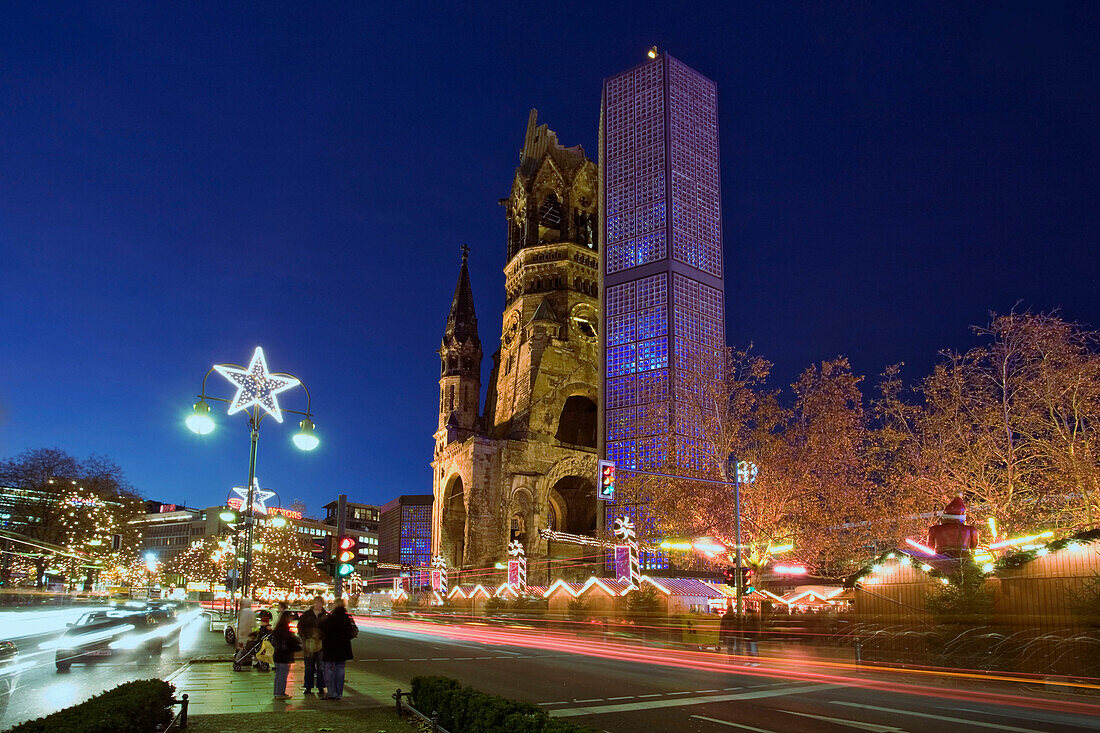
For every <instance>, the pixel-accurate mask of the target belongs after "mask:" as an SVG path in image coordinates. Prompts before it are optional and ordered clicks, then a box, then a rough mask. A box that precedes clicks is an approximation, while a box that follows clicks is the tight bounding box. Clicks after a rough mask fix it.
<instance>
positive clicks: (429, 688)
mask: <svg viewBox="0 0 1100 733" xmlns="http://www.w3.org/2000/svg"><path fill="white" fill-rule="evenodd" d="M412 693H413V694H412V699H413V706H415V707H416V709H417V710H419V711H420V712H422V713H424V714H425V715H431V714H432V713H437V714H438V716H439V718H438V720H439V724H440V725H441V726H443V727H444V728H446V729H447V730H449V731H462V733H587V732H588V731H591V729H590V728H584V727H581V726H578V725H574V724H573V723H566V722H565V721H562V720H554V719H552V718H551V717H550V716H549V715H547V714H546V712H545V711H544V710H542V709H540V708H539V707H538V706H537V705H531V704H530V703H526V702H520V701H518V700H509V699H508V698H506V697H498V696H497V695H489V694H486V693H484V692H481V691H480V690H475V689H474V688H472V687H463V686H462V685H461V684H459V682H458V680H456V679H452V678H450V677H435V676H432V677H423V676H422V677H413V680H412Z"/></svg>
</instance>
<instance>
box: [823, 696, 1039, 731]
mask: <svg viewBox="0 0 1100 733" xmlns="http://www.w3.org/2000/svg"><path fill="white" fill-rule="evenodd" d="M829 702H831V703H832V704H833V705H847V706H848V707H850V708H863V709H865V710H877V711H879V712H880V713H897V714H898V715H913V716H915V717H918V718H929V719H931V720H946V721H947V722H949V723H963V724H965V725H977V726H980V727H982V728H993V729H995V730H1010V731H1015V733H1042V732H1041V731H1037V730H1035V729H1034V728H1016V727H1014V726H1011V725H1005V724H1003V723H983V722H982V721H980V720H968V719H966V718H952V717H951V716H949V715H933V714H932V713H918V712H916V711H915V710H895V709H894V708H880V707H878V706H877V705H863V704H862V703H858V702H844V701H843V700H830V701H829Z"/></svg>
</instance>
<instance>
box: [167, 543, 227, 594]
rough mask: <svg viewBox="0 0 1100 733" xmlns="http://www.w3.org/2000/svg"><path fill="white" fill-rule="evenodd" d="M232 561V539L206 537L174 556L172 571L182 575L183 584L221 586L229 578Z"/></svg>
mask: <svg viewBox="0 0 1100 733" xmlns="http://www.w3.org/2000/svg"><path fill="white" fill-rule="evenodd" d="M233 561H234V554H233V543H232V538H231V537H229V536H225V537H217V536H213V535H208V536H206V537H200V538H198V539H195V540H193V541H192V542H191V544H190V545H189V546H188V547H187V549H185V550H184V551H183V552H181V553H180V554H179V555H177V556H176V559H175V560H173V561H172V571H173V572H174V573H177V574H179V575H182V576H183V577H184V579H185V582H192V583H210V584H211V585H212V586H213V587H217V586H220V585H222V584H223V583H224V582H225V581H226V579H227V578H228V577H229V572H228V571H229V568H230V567H231V566H232V564H233Z"/></svg>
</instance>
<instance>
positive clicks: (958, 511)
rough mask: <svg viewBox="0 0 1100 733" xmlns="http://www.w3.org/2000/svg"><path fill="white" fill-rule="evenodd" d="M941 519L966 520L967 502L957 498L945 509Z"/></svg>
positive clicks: (959, 497)
mask: <svg viewBox="0 0 1100 733" xmlns="http://www.w3.org/2000/svg"><path fill="white" fill-rule="evenodd" d="M940 518H941V519H958V520H963V519H966V502H965V501H963V498H962V497H961V496H956V497H955V498H954V499H952V500H951V501H950V502H949V503H948V504H947V506H945V507H944V508H943V514H941V515H940Z"/></svg>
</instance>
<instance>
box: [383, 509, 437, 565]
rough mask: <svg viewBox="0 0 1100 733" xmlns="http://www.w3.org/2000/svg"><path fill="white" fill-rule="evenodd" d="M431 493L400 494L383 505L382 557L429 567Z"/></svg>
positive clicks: (387, 560) (391, 560)
mask: <svg viewBox="0 0 1100 733" xmlns="http://www.w3.org/2000/svg"><path fill="white" fill-rule="evenodd" d="M432 500H433V497H432V495H431V494H423V495H406V496H399V497H397V498H396V499H394V500H393V501H391V502H389V503H388V504H386V505H385V506H383V507H382V510H381V512H380V516H379V522H378V525H379V526H378V559H379V561H381V562H385V563H400V564H402V565H412V566H413V567H428V566H429V565H430V564H431V551H432Z"/></svg>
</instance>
